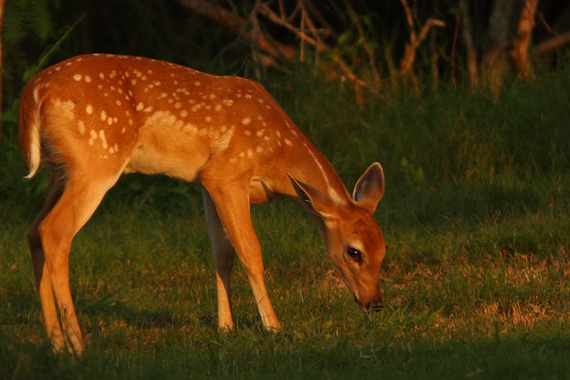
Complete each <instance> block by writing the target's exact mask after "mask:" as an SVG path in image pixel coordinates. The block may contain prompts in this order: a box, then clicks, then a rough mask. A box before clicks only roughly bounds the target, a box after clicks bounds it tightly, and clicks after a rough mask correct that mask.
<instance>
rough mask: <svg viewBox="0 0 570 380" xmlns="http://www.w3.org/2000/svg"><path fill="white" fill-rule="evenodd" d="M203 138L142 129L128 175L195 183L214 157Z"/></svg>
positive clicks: (131, 158)
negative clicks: (159, 175)
mask: <svg viewBox="0 0 570 380" xmlns="http://www.w3.org/2000/svg"><path fill="white" fill-rule="evenodd" d="M208 145H209V144H208V143H207V142H206V141H203V139H201V138H200V137H199V136H188V135H186V134H185V133H183V132H180V131H173V130H170V131H168V130H156V129H154V130H145V129H143V128H141V130H140V134H139V139H138V141H137V144H136V145H135V147H134V149H133V152H132V155H131V157H130V160H129V162H128V163H127V165H126V167H125V170H124V171H125V173H129V172H137V173H143V174H163V175H166V176H169V177H172V178H178V179H182V180H184V181H188V182H193V181H194V180H195V179H196V178H197V176H198V174H199V172H200V169H201V168H202V167H203V166H204V165H205V164H206V162H207V161H208V159H209V157H210V148H209V146H208Z"/></svg>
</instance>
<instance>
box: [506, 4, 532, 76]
mask: <svg viewBox="0 0 570 380" xmlns="http://www.w3.org/2000/svg"><path fill="white" fill-rule="evenodd" d="M524 3H525V5H524V7H523V9H522V12H521V18H520V20H519V26H518V29H517V34H516V36H515V39H514V41H513V48H512V49H511V51H510V54H511V58H512V59H513V62H514V63H515V65H516V66H517V69H518V71H519V73H521V74H522V75H523V76H524V77H525V78H528V77H529V76H531V75H532V67H531V64H530V60H529V57H528V46H529V44H530V40H531V35H532V29H533V28H534V13H535V12H536V5H537V3H538V0H525V2H524Z"/></svg>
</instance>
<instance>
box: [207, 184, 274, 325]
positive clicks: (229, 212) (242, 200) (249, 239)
mask: <svg viewBox="0 0 570 380" xmlns="http://www.w3.org/2000/svg"><path fill="white" fill-rule="evenodd" d="M205 178H207V177H205ZM230 182H231V181H226V182H225V183H224V184H222V185H221V186H220V185H215V184H213V185H212V184H210V185H209V184H208V183H207V182H205V181H204V179H203V180H202V183H203V185H204V187H205V188H206V190H207V191H208V194H209V195H210V197H211V200H212V201H213V203H214V205H215V208H216V211H217V214H218V216H219V219H220V221H221V224H222V225H223V228H224V229H225V232H226V233H227V236H228V238H229V240H230V242H231V243H232V246H233V247H234V248H235V250H236V252H237V254H238V256H239V258H240V260H241V263H242V265H243V267H244V269H245V271H246V273H247V276H248V279H249V283H250V285H251V288H252V290H253V295H254V297H255V301H256V303H257V307H258V309H259V314H260V315H261V320H262V321H263V325H264V326H265V328H266V329H268V330H272V329H278V328H280V327H281V324H280V323H279V320H278V319H277V315H275V311H274V310H273V306H272V304H271V301H270V300H269V295H268V293H267V288H266V287H265V281H264V279H263V260H262V256H261V246H260V244H259V240H258V239H257V235H256V233H255V230H254V228H253V224H252V222H251V215H250V209H249V184H247V186H240V185H237V186H232V185H231V183H230ZM228 285H229V283H228Z"/></svg>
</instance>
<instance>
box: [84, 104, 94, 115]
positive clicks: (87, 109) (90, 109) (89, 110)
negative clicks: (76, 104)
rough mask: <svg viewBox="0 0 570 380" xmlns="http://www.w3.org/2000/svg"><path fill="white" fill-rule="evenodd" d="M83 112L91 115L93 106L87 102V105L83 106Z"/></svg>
mask: <svg viewBox="0 0 570 380" xmlns="http://www.w3.org/2000/svg"><path fill="white" fill-rule="evenodd" d="M85 112H87V114H88V115H91V114H92V113H93V106H91V104H88V105H87V107H85Z"/></svg>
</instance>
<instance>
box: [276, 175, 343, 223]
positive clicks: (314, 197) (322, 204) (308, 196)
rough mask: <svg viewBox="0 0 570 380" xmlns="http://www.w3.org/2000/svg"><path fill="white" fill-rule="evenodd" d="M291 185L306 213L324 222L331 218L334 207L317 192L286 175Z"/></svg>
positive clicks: (331, 202) (332, 203)
mask: <svg viewBox="0 0 570 380" xmlns="http://www.w3.org/2000/svg"><path fill="white" fill-rule="evenodd" d="M287 175H288V176H289V179H290V180H291V184H292V185H293V188H294V189H295V192H296V193H297V196H298V197H299V199H300V200H301V204H302V205H303V207H304V208H305V209H307V211H308V212H310V213H311V214H314V215H317V216H319V217H321V218H322V219H324V220H327V219H330V218H332V216H333V214H334V209H335V207H336V205H335V204H334V202H333V201H331V200H330V199H329V198H327V197H326V196H325V195H324V194H323V193H321V192H320V191H319V190H317V189H315V188H314V187H312V186H309V185H307V184H306V183H303V182H301V181H298V180H296V179H295V178H293V177H292V176H291V175H290V174H289V173H287Z"/></svg>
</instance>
